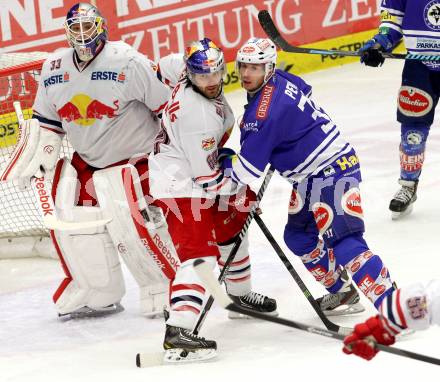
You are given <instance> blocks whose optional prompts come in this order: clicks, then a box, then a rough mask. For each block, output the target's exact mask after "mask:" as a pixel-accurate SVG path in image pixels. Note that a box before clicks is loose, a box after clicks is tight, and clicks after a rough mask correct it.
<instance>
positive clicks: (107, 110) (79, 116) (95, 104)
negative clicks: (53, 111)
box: [57, 94, 119, 126]
mask: <svg viewBox="0 0 440 382" xmlns="http://www.w3.org/2000/svg"><path fill="white" fill-rule="evenodd" d="M118 110H119V101H118V100H116V101H114V102H113V107H112V106H108V105H106V104H104V103H102V102H101V101H98V100H96V99H95V100H94V99H91V98H90V97H89V96H88V95H86V94H77V95H75V96H74V97H72V99H71V100H70V101H69V102H67V103H66V104H64V105H63V106H62V107H61V108H59V109H58V110H57V112H58V115H59V116H60V119H61V120H62V121H63V120H65V121H66V122H74V123H76V124H77V125H80V126H91V125H93V124H94V123H95V121H96V120H97V119H99V120H101V119H103V118H104V117H106V118H115V117H116V116H117V115H118V114H117V111H118Z"/></svg>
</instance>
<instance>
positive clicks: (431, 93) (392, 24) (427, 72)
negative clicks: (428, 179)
mask: <svg viewBox="0 0 440 382" xmlns="http://www.w3.org/2000/svg"><path fill="white" fill-rule="evenodd" d="M402 38H403V39H404V42H405V46H406V49H407V50H408V52H409V53H413V54H440V1H433V0H418V1H411V0H386V1H385V0H383V1H382V8H381V23H380V27H379V33H378V34H376V35H375V36H374V37H373V38H372V39H371V40H369V41H367V43H366V44H365V45H364V47H363V48H361V49H360V52H362V57H361V62H363V63H364V64H365V65H368V66H373V67H377V66H381V65H382V64H383V63H384V58H383V57H382V55H381V52H390V51H391V50H392V49H393V48H394V47H395V46H396V45H397V44H398V43H399V42H400V41H401V40H402ZM439 95H440V63H439V62H423V61H416V60H406V61H405V65H404V67H403V72H402V85H401V87H400V89H399V94H398V103H397V106H398V107H397V121H398V122H400V124H401V138H400V146H399V150H400V179H399V181H398V182H399V184H400V185H401V186H402V187H401V188H400V189H399V190H398V191H397V193H396V194H395V195H394V197H393V199H392V200H391V202H390V206H389V208H390V210H391V211H392V216H393V219H397V218H399V217H400V216H403V215H406V214H408V213H410V212H411V210H412V208H413V203H414V202H415V201H416V199H417V185H418V183H419V178H420V174H421V172H422V167H423V162H424V160H425V148H426V141H427V139H428V135H429V130H430V128H431V125H432V123H433V121H434V114H435V108H436V106H437V103H438V99H439Z"/></svg>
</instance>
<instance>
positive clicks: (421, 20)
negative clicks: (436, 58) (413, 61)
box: [379, 0, 440, 69]
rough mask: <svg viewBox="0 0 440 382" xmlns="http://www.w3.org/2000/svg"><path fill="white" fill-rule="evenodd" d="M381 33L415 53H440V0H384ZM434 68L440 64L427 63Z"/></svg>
mask: <svg viewBox="0 0 440 382" xmlns="http://www.w3.org/2000/svg"><path fill="white" fill-rule="evenodd" d="M379 33H381V34H387V35H388V36H389V38H390V40H391V42H392V43H393V45H396V44H397V43H398V42H399V41H400V40H401V39H402V37H403V38H404V41H405V46H406V48H407V50H408V52H410V53H414V54H421V53H424V54H440V0H382V7H381V24H380V28H379ZM425 64H426V65H428V66H430V67H431V68H435V69H437V68H440V64H439V63H437V62H434V63H425Z"/></svg>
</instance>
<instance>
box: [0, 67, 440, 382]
mask: <svg viewBox="0 0 440 382" xmlns="http://www.w3.org/2000/svg"><path fill="white" fill-rule="evenodd" d="M401 67H402V62H399V61H394V62H392V61H391V60H388V61H387V62H386V63H385V65H384V67H383V68H380V69H374V68H365V67H361V66H360V65H358V64H353V65H347V66H344V67H340V68H335V69H331V70H328V71H323V72H316V73H312V74H310V75H307V76H305V78H306V80H307V81H308V82H309V83H310V84H311V85H312V86H313V87H314V98H315V99H316V100H317V101H318V103H319V104H320V105H321V106H322V107H323V108H324V109H325V110H326V111H327V113H328V114H329V115H330V116H331V117H332V118H333V120H334V121H335V122H336V123H337V124H338V125H339V127H340V129H341V130H342V132H343V134H344V135H345V138H346V139H347V140H349V141H350V142H351V143H352V144H353V146H354V147H355V148H356V150H357V152H358V154H359V157H360V160H361V165H362V171H363V178H364V182H363V184H362V189H361V191H362V197H363V207H364V212H365V215H366V227H367V233H366V239H367V241H368V243H369V245H370V247H371V249H372V250H373V251H374V252H375V253H377V254H380V255H381V256H382V258H383V260H384V261H385V263H386V265H387V266H388V267H389V269H390V271H391V274H392V276H393V277H394V279H395V280H396V281H397V282H398V284H399V285H404V284H406V283H410V282H412V281H419V280H422V281H423V280H429V279H431V278H439V277H440V272H439V268H440V258H439V250H438V246H437V244H438V242H437V235H438V234H439V228H440V223H439V222H438V216H439V213H440V205H439V202H438V201H439V198H438V194H439V192H440V176H439V174H440V149H439V147H440V132H439V129H438V119H437V120H436V122H435V123H434V126H433V129H432V132H431V136H430V138H429V141H428V145H427V157H426V163H425V167H424V170H423V176H422V178H421V181H420V185H419V200H418V201H417V203H416V205H415V208H414V212H413V214H412V215H411V216H409V217H407V218H406V219H404V220H401V221H391V218H390V214H389V212H388V203H389V200H390V198H391V197H392V195H393V194H394V192H395V191H396V190H397V187H398V185H397V182H396V181H397V179H398V176H399V155H398V145H399V136H400V129H399V125H398V124H397V123H396V122H395V105H396V97H397V90H398V87H399V84H400V72H401ZM228 98H229V99H230V101H231V104H232V105H233V107H234V111H235V112H236V116H237V117H238V116H239V115H240V114H241V113H242V111H241V108H242V105H243V103H244V102H245V96H244V93H243V92H241V91H239V92H235V93H232V94H228ZM232 141H233V142H232V143H233V146H234V147H237V143H238V134H237V132H235V133H234V134H233V137H232ZM256 186H258V185H256ZM289 195H290V187H289V185H288V184H287V183H286V182H285V181H284V180H282V179H281V178H280V177H279V176H275V177H274V178H273V179H272V181H271V184H270V186H269V188H268V190H267V193H266V195H265V197H264V200H263V203H262V209H263V211H264V213H263V215H262V218H263V219H264V221H265V222H266V224H267V225H268V227H269V228H270V230H271V231H272V233H273V234H274V235H275V237H276V238H277V239H278V241H279V243H280V244H281V245H282V246H283V248H285V246H284V245H283V242H282V232H283V227H284V224H285V221H286V216H287V212H286V210H287V203H288V200H289ZM250 242H251V254H252V266H253V280H254V281H253V285H254V290H256V291H259V292H264V293H266V294H268V295H270V296H273V297H276V298H277V300H278V304H279V311H280V314H281V315H282V316H283V317H286V318H290V319H293V320H297V321H301V322H305V323H310V324H313V325H320V321H319V319H318V318H317V317H316V314H315V313H314V312H313V310H312V309H311V308H310V306H309V305H308V302H307V301H306V299H305V298H304V296H303V295H302V293H301V292H300V290H299V288H298V287H297V286H296V284H295V283H294V281H293V280H292V278H291V276H290V275H289V273H288V272H287V271H286V270H285V269H284V267H283V265H282V263H281V262H280V261H279V260H278V258H277V256H276V254H275V253H274V252H273V251H272V249H271V247H270V245H269V243H268V242H267V241H266V240H265V239H264V237H263V236H262V234H261V233H260V232H259V229H258V227H257V226H254V225H252V228H251V240H250ZM286 251H288V250H287V249H286ZM289 256H290V258H291V260H292V262H293V264H294V266H295V268H296V269H297V271H298V272H299V273H300V275H301V276H302V277H303V280H304V281H305V282H306V284H307V285H308V287H309V288H310V290H311V291H312V293H313V294H314V295H315V297H318V296H319V295H321V294H322V293H323V292H324V290H323V289H322V288H321V287H320V286H319V285H317V284H316V283H315V282H314V280H313V279H312V278H311V276H310V275H309V274H308V273H307V272H306V271H305V270H304V269H303V266H302V265H301V263H300V261H298V259H297V258H294V257H293V256H291V255H289ZM125 276H126V280H127V294H126V296H125V298H124V299H123V304H124V306H125V308H126V310H125V312H123V313H121V314H118V315H116V316H113V317H107V318H101V319H89V320H83V321H75V322H73V321H70V322H60V321H59V320H58V319H57V318H56V314H55V311H54V309H53V306H52V302H51V296H52V294H53V292H54V290H55V289H56V287H57V285H58V282H59V280H60V279H61V277H62V271H61V267H60V266H59V264H58V263H57V262H56V261H54V260H46V259H19V260H2V261H0V381H2V382H6V381H8V382H9V381H20V382H21V381H23V382H24V381H32V382H37V381H45V382H52V381H57V382H58V381H63V382H67V381H81V382H82V381H84V382H86V381H93V382H96V381H130V382H136V381H164V380H165V379H166V380H167V381H179V380H182V381H187V380H188V381H189V380H191V381H199V380H200V381H202V380H213V381H217V380H222V381H228V380H234V381H235V380H243V379H246V380H248V381H263V380H267V379H271V380H272V381H274V382H275V381H292V382H293V381H303V380H309V381H318V380H325V381H328V382H329V381H353V382H360V381H371V380H385V379H388V378H390V379H392V380H402V379H403V378H405V380H406V379H407V378H411V379H417V380H423V379H424V378H428V377H430V380H436V379H437V378H438V375H439V371H440V369H439V368H438V367H436V366H431V365H428V364H424V363H421V362H418V361H412V360H409V359H405V358H401V357H397V356H394V355H389V354H379V355H378V356H377V357H376V359H374V360H373V361H371V362H366V361H363V360H360V359H357V358H355V357H353V356H350V357H348V356H346V355H343V354H342V352H341V344H340V343H339V342H338V341H335V340H332V339H326V338H323V337H321V336H317V335H313V334H309V333H305V332H301V331H298V330H294V329H289V328H286V327H282V326H277V325H275V324H271V323H266V322H258V321H254V320H241V321H237V320H228V319H227V317H226V316H227V314H226V312H225V311H222V310H220V308H218V307H217V306H215V307H214V308H213V310H212V311H211V312H210V314H209V317H208V319H207V320H206V323H205V326H204V328H203V330H202V333H201V334H202V335H204V336H207V337H209V338H212V339H216V340H217V341H218V346H219V357H218V359H217V360H216V361H215V362H210V363H205V364H193V365H180V366H160V367H155V368H149V369H137V368H136V367H135V354H136V353H137V352H154V351H158V350H160V349H161V345H162V339H163V329H164V324H163V322H162V321H161V320H159V319H156V320H148V319H145V318H144V317H141V316H140V314H139V307H138V301H137V294H138V291H137V286H136V285H135V283H134V281H133V280H132V278H131V276H130V275H129V274H128V272H125ZM363 302H364V304H365V305H368V304H369V303H368V301H366V300H365V299H364V300H363ZM373 313H374V311H373V309H372V308H371V307H369V308H368V312H366V313H365V314H361V315H359V316H357V317H355V318H354V317H351V318H337V319H335V321H336V322H338V323H339V324H342V325H352V324H354V323H355V322H357V321H361V320H364V319H365V318H367V317H368V316H369V315H371V314H373ZM439 338H440V329H439V328H432V329H431V330H429V331H426V332H419V333H417V334H415V335H413V336H411V337H408V338H406V339H405V340H404V341H402V342H399V343H398V346H399V347H402V348H405V349H408V350H412V351H415V352H420V353H425V354H428V355H431V356H434V357H438V358H440V350H439V347H438V340H439ZM436 375H437V377H435V376H436Z"/></svg>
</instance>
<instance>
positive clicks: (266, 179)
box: [193, 166, 275, 334]
mask: <svg viewBox="0 0 440 382" xmlns="http://www.w3.org/2000/svg"><path fill="white" fill-rule="evenodd" d="M274 171H275V170H274V168H273V167H272V166H271V167H270V168H269V170H267V173H266V175H265V177H264V180H263V183H262V184H261V186H260V189H259V190H258V194H257V198H256V200H255V204H254V205H253V206H252V209H251V211H250V212H249V215H248V217H247V218H246V221H245V222H244V225H243V228H242V229H241V231H240V233H239V234H238V237H237V239H236V241H235V244H234V247H233V248H232V250H231V253H230V254H229V256H228V258H227V260H226V262H225V265H224V266H223V269H222V271H221V272H220V275H219V277H218V281H219V282H220V283H222V282H223V281H224V280H225V278H226V273H227V271H228V268H229V266H230V264H231V263H232V261H233V260H234V257H235V255H236V254H237V252H238V249H239V248H240V245H241V242H242V241H243V238H244V237H245V235H246V233H247V231H248V229H249V226H250V224H251V222H252V219H253V218H254V217H255V216H257V214H256V210H257V208H258V206H259V204H260V202H261V199H262V198H263V195H264V192H265V191H266V188H267V185H268V184H269V181H270V179H271V178H272V175H273V173H274ZM213 302H214V298H213V296H212V295H211V296H209V298H208V301H207V302H206V304H205V306H204V307H203V310H202V312H201V313H200V315H199V319H198V321H197V323H196V326H195V327H194V330H193V333H194V334H198V333H199V331H200V328H201V326H202V325H203V322H204V321H205V318H206V315H207V314H208V312H209V310H210V309H211V306H212V303H213Z"/></svg>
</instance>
